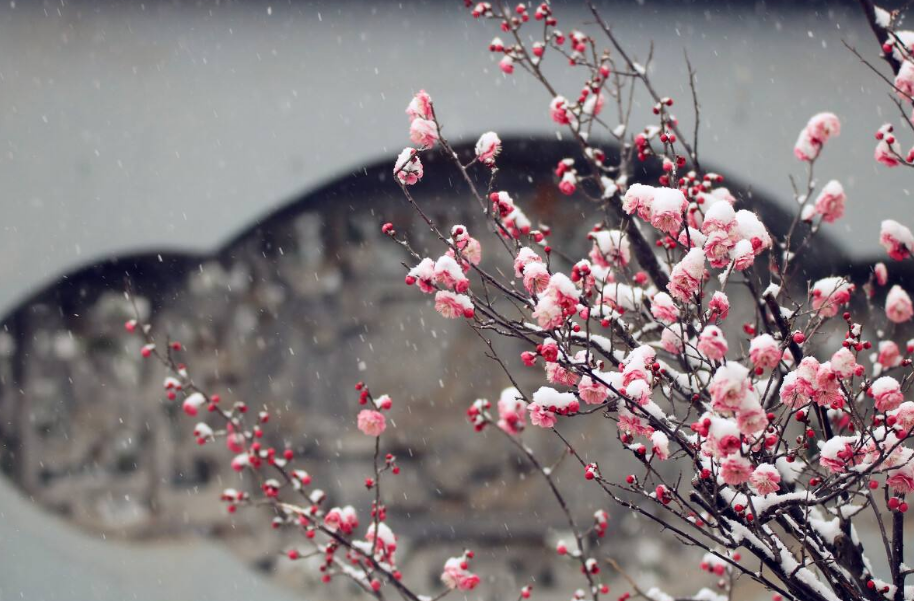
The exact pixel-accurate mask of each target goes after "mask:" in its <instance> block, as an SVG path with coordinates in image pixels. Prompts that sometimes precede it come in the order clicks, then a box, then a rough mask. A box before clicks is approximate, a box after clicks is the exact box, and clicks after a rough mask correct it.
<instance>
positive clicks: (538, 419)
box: [527, 403, 556, 428]
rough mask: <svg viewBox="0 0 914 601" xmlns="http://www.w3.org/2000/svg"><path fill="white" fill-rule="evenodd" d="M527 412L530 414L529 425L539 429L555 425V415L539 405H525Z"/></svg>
mask: <svg viewBox="0 0 914 601" xmlns="http://www.w3.org/2000/svg"><path fill="white" fill-rule="evenodd" d="M527 411H529V412H530V423H531V424H533V425H534V426H539V427H540V428H551V427H552V426H554V425H555V422H556V419H555V413H553V412H552V411H547V410H546V409H543V408H542V407H541V406H539V405H535V404H533V403H531V404H529V405H527Z"/></svg>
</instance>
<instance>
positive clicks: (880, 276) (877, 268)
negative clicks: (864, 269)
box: [873, 262, 889, 286]
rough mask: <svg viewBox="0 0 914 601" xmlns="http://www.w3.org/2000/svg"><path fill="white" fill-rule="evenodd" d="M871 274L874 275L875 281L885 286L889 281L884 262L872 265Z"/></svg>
mask: <svg viewBox="0 0 914 601" xmlns="http://www.w3.org/2000/svg"><path fill="white" fill-rule="evenodd" d="M873 275H874V276H875V277H876V283H877V284H879V285H880V286H885V285H886V284H887V283H888V281H889V270H888V269H887V268H886V266H885V263H882V262H879V263H876V264H875V265H874V266H873Z"/></svg>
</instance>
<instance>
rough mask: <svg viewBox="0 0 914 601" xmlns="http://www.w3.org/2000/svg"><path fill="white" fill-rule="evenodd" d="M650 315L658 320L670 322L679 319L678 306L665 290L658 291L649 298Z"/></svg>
mask: <svg viewBox="0 0 914 601" xmlns="http://www.w3.org/2000/svg"><path fill="white" fill-rule="evenodd" d="M651 315H653V316H654V318H655V319H657V320H658V321H662V322H663V323H666V324H670V323H673V322H675V321H676V320H678V319H679V307H677V306H676V303H674V302H673V299H672V297H670V295H669V294H667V293H666V292H658V293H657V294H655V295H654V298H652V299H651Z"/></svg>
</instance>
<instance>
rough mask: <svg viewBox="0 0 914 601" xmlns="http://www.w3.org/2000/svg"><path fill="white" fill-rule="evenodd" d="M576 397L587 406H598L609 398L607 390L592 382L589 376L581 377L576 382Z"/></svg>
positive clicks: (601, 385)
mask: <svg viewBox="0 0 914 601" xmlns="http://www.w3.org/2000/svg"><path fill="white" fill-rule="evenodd" d="M578 396H580V397H581V400H582V401H584V402H585V403H587V404H588V405H599V404H600V403H602V402H603V401H605V400H606V397H608V396H609V388H607V387H606V386H604V385H603V384H600V383H599V382H594V381H593V379H592V378H591V377H590V376H583V377H582V378H581V381H580V382H578Z"/></svg>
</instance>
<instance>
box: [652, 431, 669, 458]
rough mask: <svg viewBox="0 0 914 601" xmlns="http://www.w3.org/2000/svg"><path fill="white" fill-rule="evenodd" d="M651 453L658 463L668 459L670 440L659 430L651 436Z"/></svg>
mask: <svg viewBox="0 0 914 601" xmlns="http://www.w3.org/2000/svg"><path fill="white" fill-rule="evenodd" d="M651 453H653V454H654V457H656V458H657V459H659V460H660V461H666V460H667V459H669V457H670V439H669V437H667V435H666V434H664V433H663V432H661V431H659V430H658V431H656V432H654V433H653V434H651Z"/></svg>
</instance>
